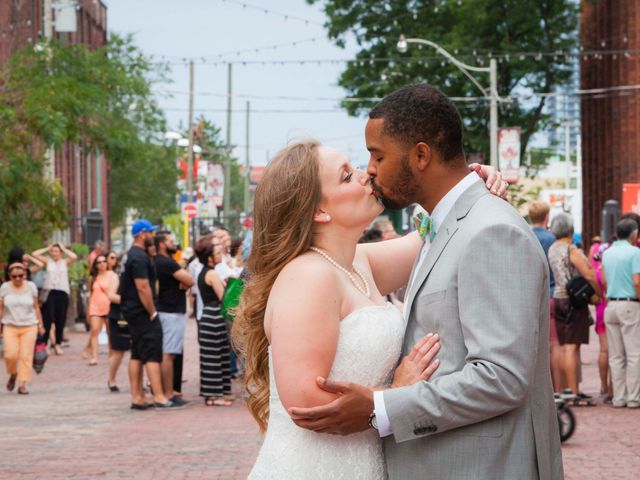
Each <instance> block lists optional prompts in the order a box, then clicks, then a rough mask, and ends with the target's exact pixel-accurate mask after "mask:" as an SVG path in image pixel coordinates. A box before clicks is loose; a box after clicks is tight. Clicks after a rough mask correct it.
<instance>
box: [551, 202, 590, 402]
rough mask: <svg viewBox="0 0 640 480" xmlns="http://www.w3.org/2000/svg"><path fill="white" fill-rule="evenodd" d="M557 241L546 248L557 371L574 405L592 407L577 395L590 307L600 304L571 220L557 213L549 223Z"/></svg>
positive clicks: (586, 340) (582, 397) (587, 336)
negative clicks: (550, 273)
mask: <svg viewBox="0 0 640 480" xmlns="http://www.w3.org/2000/svg"><path fill="white" fill-rule="evenodd" d="M551 233H553V234H554V235H555V236H556V238H557V240H556V242H555V243H554V244H553V245H551V247H550V248H549V264H550V265H551V270H552V271H553V275H554V277H555V279H556V287H555V290H554V292H553V298H554V304H555V311H554V314H555V319H556V331H557V334H558V342H559V343H560V346H561V348H562V357H561V362H560V370H561V372H562V379H563V382H562V383H563V387H564V389H571V391H572V393H573V394H575V395H576V399H575V400H574V403H575V405H577V406H581V405H592V404H593V401H594V400H593V397H591V396H589V395H586V394H584V393H581V392H580V391H579V387H578V384H579V378H580V374H579V372H580V345H583V344H588V343H589V328H590V326H591V324H592V323H593V321H592V319H591V316H590V314H589V303H590V302H595V303H597V302H598V301H600V291H599V289H598V284H597V282H596V276H595V272H594V270H593V268H591V266H590V265H589V261H588V259H587V257H586V256H585V254H584V253H583V252H582V251H581V250H580V249H578V248H577V247H576V246H575V245H573V244H572V239H573V218H572V217H571V215H569V214H568V213H560V214H558V215H557V216H556V217H554V218H553V220H552V221H551Z"/></svg>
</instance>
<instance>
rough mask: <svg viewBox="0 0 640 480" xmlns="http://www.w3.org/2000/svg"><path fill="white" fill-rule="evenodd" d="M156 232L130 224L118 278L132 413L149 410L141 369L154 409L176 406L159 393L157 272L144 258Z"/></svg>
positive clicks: (143, 225) (142, 223)
mask: <svg viewBox="0 0 640 480" xmlns="http://www.w3.org/2000/svg"><path fill="white" fill-rule="evenodd" d="M155 229H156V227H155V226H153V225H152V224H151V222H149V221H148V220H145V219H140V220H136V222H135V223H134V224H133V226H132V228H131V235H132V236H133V245H132V246H131V248H130V249H129V251H128V252H127V256H126V260H125V262H124V269H123V272H122V274H121V278H120V308H121V310H122V315H123V317H124V318H125V320H126V321H127V324H128V325H129V332H130V334H131V358H130V360H129V383H130V385H131V409H133V410H146V409H147V408H149V406H150V405H149V404H147V403H146V401H145V395H144V390H143V389H142V367H143V366H144V367H145V370H146V372H147V377H148V378H149V382H150V383H151V390H152V394H153V401H154V403H153V406H155V407H156V408H171V407H175V406H176V404H174V403H173V402H171V401H170V400H169V399H168V398H167V397H166V396H165V395H164V391H163V389H162V375H161V371H160V364H161V363H162V325H161V324H160V320H159V318H158V311H157V309H156V298H157V297H156V271H155V267H154V265H153V262H152V260H151V259H150V258H149V255H148V254H147V249H149V248H150V247H153V231H154V230H155ZM154 249H155V248H154Z"/></svg>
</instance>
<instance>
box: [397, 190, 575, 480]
mask: <svg viewBox="0 0 640 480" xmlns="http://www.w3.org/2000/svg"><path fill="white" fill-rule="evenodd" d="M417 263H418V262H416V264H417ZM406 302H408V305H407V308H408V309H409V310H407V311H408V312H409V319H408V324H407V328H406V334H405V341H404V353H405V354H406V353H407V352H408V351H409V350H410V348H411V347H412V346H413V345H414V344H415V343H416V342H417V341H418V340H419V339H420V338H421V337H422V336H424V335H425V334H427V333H428V332H434V333H436V332H437V333H438V334H440V342H441V345H442V348H441V350H440V353H439V354H438V358H439V359H440V361H441V364H440V367H439V368H438V370H437V372H436V373H435V375H434V376H433V377H432V378H431V379H430V380H429V381H428V382H420V383H417V384H415V385H412V386H409V387H404V388H399V389H392V390H387V391H385V392H384V403H385V408H386V412H387V415H388V417H389V421H390V423H391V428H392V430H393V436H391V437H387V439H386V440H385V456H386V459H387V467H388V472H389V478H390V479H398V480H407V479H418V478H419V479H438V480H440V479H456V480H464V479H472V480H485V479H487V480H489V479H490V480H494V479H495V480H497V479H536V478H541V479H554V480H555V479H561V478H562V477H563V470H562V455H561V452H560V441H559V433H558V423H557V417H556V410H555V406H554V402H553V393H552V386H551V379H550V374H549V360H548V352H549V267H548V263H547V260H546V258H545V256H544V252H543V251H542V248H541V247H540V244H539V243H538V240H537V239H536V237H535V235H534V234H533V233H532V231H531V229H530V227H529V226H528V225H527V223H526V222H525V221H524V220H523V219H522V217H521V216H520V215H519V214H518V213H517V212H516V210H515V209H513V208H512V207H511V206H510V205H509V204H508V203H507V202H505V201H504V200H501V199H499V198H496V197H495V196H493V195H490V194H489V193H488V191H487V189H486V188H485V186H484V184H483V182H482V181H478V182H476V183H474V184H473V185H472V186H471V187H469V188H468V189H467V190H466V191H465V192H464V193H463V194H462V195H461V197H460V198H459V199H458V200H457V202H456V203H455V205H454V207H453V208H452V209H451V211H450V212H449V214H448V215H447V217H446V219H445V220H444V222H443V224H442V225H441V226H440V228H439V230H438V233H437V235H436V237H435V239H434V242H433V244H432V245H431V246H430V248H429V251H428V253H427V254H426V258H425V259H424V261H423V262H422V265H421V266H420V268H419V269H418V270H417V271H416V267H415V266H414V272H413V273H412V281H411V282H410V286H409V291H408V297H407V298H406Z"/></svg>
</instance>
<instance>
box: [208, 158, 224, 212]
mask: <svg viewBox="0 0 640 480" xmlns="http://www.w3.org/2000/svg"><path fill="white" fill-rule="evenodd" d="M224 193H225V192H224V169H223V168H222V165H220V164H219V163H211V162H210V163H209V168H208V169H207V191H206V195H205V196H206V199H207V203H209V202H210V203H211V204H213V205H215V206H216V207H221V206H222V201H223V199H224Z"/></svg>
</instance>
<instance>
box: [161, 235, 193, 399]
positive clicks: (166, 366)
mask: <svg viewBox="0 0 640 480" xmlns="http://www.w3.org/2000/svg"><path fill="white" fill-rule="evenodd" d="M154 243H155V247H156V252H157V255H156V257H155V259H154V261H155V267H156V274H157V276H158V316H159V317H160V323H161V324H162V385H163V388H164V395H165V396H166V397H167V398H168V399H170V400H171V401H172V402H174V403H177V404H184V403H185V401H184V400H182V398H180V394H179V392H176V391H175V390H174V388H173V387H174V382H173V379H174V360H175V357H176V355H181V354H182V351H183V346H184V328H185V321H186V314H187V297H186V291H187V289H189V288H191V287H192V286H193V284H194V283H195V282H194V280H193V277H192V276H191V275H190V274H189V272H187V271H186V270H185V269H184V268H182V267H181V266H180V265H179V264H178V262H176V261H175V260H174V259H173V258H172V257H171V255H173V254H175V253H176V251H177V248H176V245H175V243H174V240H173V235H172V234H171V233H170V232H160V233H158V234H156V236H155V237H154Z"/></svg>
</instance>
